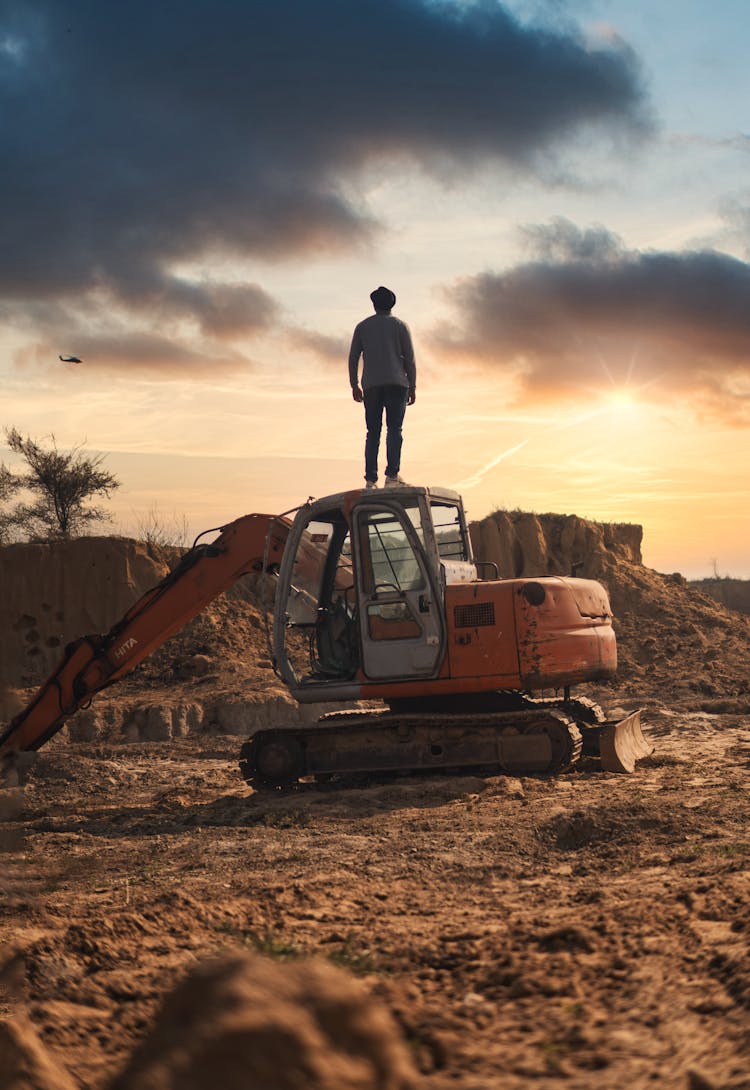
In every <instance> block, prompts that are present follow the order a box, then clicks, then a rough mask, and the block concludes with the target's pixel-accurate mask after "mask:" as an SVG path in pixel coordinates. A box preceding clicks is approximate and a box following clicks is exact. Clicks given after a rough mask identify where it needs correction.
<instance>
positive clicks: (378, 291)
mask: <svg viewBox="0 0 750 1090" xmlns="http://www.w3.org/2000/svg"><path fill="white" fill-rule="evenodd" d="M370 299H371V300H372V305H373V306H374V307H375V309H376V310H393V308H394V307H395V305H396V296H395V295H394V293H393V292H392V291H391V289H390V288H384V287H383V285H382V284H381V285H380V287H379V288H375V291H372V292H370Z"/></svg>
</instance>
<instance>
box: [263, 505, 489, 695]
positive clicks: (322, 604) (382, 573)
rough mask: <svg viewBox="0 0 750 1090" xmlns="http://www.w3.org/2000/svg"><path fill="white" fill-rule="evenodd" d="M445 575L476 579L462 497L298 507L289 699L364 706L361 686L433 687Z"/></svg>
mask: <svg viewBox="0 0 750 1090" xmlns="http://www.w3.org/2000/svg"><path fill="white" fill-rule="evenodd" d="M447 570H448V571H449V572H450V577H451V578H452V579H455V578H456V577H457V575H458V577H461V575H463V578H464V579H465V580H466V581H470V580H475V579H476V568H475V566H474V564H473V562H472V558H471V546H470V542H469V535H468V532H467V527H466V519H465V516H464V511H463V506H462V503H461V499H460V497H459V496H458V495H457V494H456V493H453V492H449V491H448V490H440V491H436V490H430V489H428V488H418V487H410V486H405V487H403V488H389V489H387V490H386V489H383V490H365V491H359V490H358V491H356V492H347V493H341V494H339V495H336V496H329V497H327V498H325V499H323V500H318V501H315V502H311V503H308V504H307V505H305V507H303V508H301V509H300V511H299V512H298V514H297V517H296V518H295V520H294V523H293V524H292V527H291V529H290V531H289V538H288V541H287V546H286V549H285V552H284V560H283V562H282V565H281V571H280V575H279V586H278V588H277V594H276V613H275V617H274V633H275V636H274V655H275V658H276V662H277V665H278V668H279V670H280V672H281V674H282V677H283V678H284V680H285V681H286V683H287V684H288V685H289V687H290V689H291V691H292V694H293V695H294V696H295V697H296V698H297V699H298V700H301V701H303V702H306V701H309V700H315V699H317V700H325V699H327V697H331V698H333V699H356V698H357V695H358V692H359V688H358V685H359V683H360V682H361V681H378V682H380V681H386V680H387V681H391V680H392V681H403V680H411V679H420V678H427V679H428V678H433V677H436V676H437V674H438V672H439V670H440V667H441V665H442V662H443V659H444V657H445V651H446V626H445V601H444V598H445V580H446V571H447ZM348 690H350V691H348Z"/></svg>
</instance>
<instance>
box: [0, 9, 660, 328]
mask: <svg viewBox="0 0 750 1090" xmlns="http://www.w3.org/2000/svg"><path fill="white" fill-rule="evenodd" d="M0 118H1V120H0V126H1V130H0V131H2V144H3V157H4V168H3V191H2V199H3V203H2V209H1V212H2V214H1V216H0V248H2V252H3V254H4V261H3V263H2V266H1V267H0V298H4V299H5V300H6V301H8V300H10V301H13V303H14V306H15V307H16V308H18V309H20V310H23V309H24V308H26V309H27V311H28V307H29V306H31V305H33V303H34V302H35V301H38V300H45V299H46V300H50V301H52V300H56V299H60V298H66V297H67V298H72V297H77V296H78V297H80V295H81V293H86V292H97V291H98V292H100V291H105V292H109V293H111V294H112V295H113V296H114V297H116V298H118V299H122V300H123V301H124V302H125V303H126V304H127V305H131V306H132V305H134V304H135V303H136V302H137V303H138V304H139V305H140V306H142V307H143V308H144V309H145V310H148V309H149V307H151V308H153V306H154V305H157V306H162V307H164V306H166V305H167V304H168V303H171V304H172V306H173V308H174V309H175V310H176V311H178V312H179V311H180V310H181V309H183V307H184V305H187V304H188V303H189V302H190V301H191V300H190V294H191V293H190V289H189V288H188V287H187V286H186V285H185V284H184V283H182V282H179V281H176V280H175V279H174V273H173V270H174V268H175V267H176V266H177V265H178V264H182V266H183V267H184V264H185V263H193V264H195V263H196V262H198V263H199V262H201V261H204V260H208V259H211V258H214V257H216V256H227V255H229V256H245V255H254V256H261V257H283V256H288V255H292V254H300V253H303V252H305V251H306V250H311V249H315V250H317V249H320V248H322V247H329V248H330V247H342V246H343V247H351V246H353V245H357V244H359V243H361V242H362V241H363V240H366V239H367V238H369V237H370V236H371V234H372V231H373V230H374V226H375V225H374V224H373V223H372V221H371V220H370V219H369V218H368V216H367V214H366V211H365V210H364V209H363V208H362V207H361V206H360V205H358V204H357V203H356V200H355V199H354V198H352V197H351V191H352V190H351V185H349V189H348V190H347V193H348V194H349V195H344V191H343V188H342V183H343V182H344V181H346V182H348V183H351V182H352V180H356V173H357V171H358V170H360V169H361V168H362V167H363V166H365V165H366V164H367V163H368V162H369V161H370V160H371V159H372V157H374V156H378V155H381V154H386V155H388V156H390V157H392V156H394V155H397V156H398V155H405V156H408V157H409V158H410V159H411V160H412V161H416V162H419V163H421V164H422V165H423V167H424V168H426V169H427V170H431V171H439V170H440V169H442V168H443V167H444V166H445V164H446V163H448V164H452V165H453V166H454V168H456V169H469V168H471V166H472V165H473V164H474V163H475V162H476V161H477V160H478V159H485V158H491V157H496V158H498V159H499V160H503V161H505V162H507V163H510V164H513V165H516V166H521V167H525V168H528V169H534V166H535V164H538V162H539V157H540V155H541V154H543V153H544V152H546V151H552V150H554V149H560V148H563V147H564V146H565V141H566V139H567V138H568V137H569V136H570V134H571V133H572V132H573V131H576V130H581V129H582V128H587V127H588V126H590V125H596V124H599V125H604V126H606V127H607V128H608V130H613V129H619V130H621V131H630V132H635V131H641V130H642V128H643V126H644V124H646V122H645V121H644V96H643V93H642V87H641V80H640V74H639V68H638V64H637V62H636V59H635V57H634V56H633V54H632V52H631V51H630V50H629V49H628V48H627V46H625V45H624V44H622V43H621V42H617V41H613V42H611V43H609V44H606V45H603V46H601V47H597V48H592V47H590V46H587V45H586V44H585V43H584V41H583V39H582V38H581V37H580V36H579V35H578V34H577V33H576V32H574V31H572V30H570V29H564V30H563V29H557V30H555V29H551V28H548V29H544V28H539V27H534V28H532V27H525V26H522V25H521V24H519V23H518V22H517V21H516V20H515V19H514V18H513V17H512V16H511V15H510V14H509V13H508V12H507V11H506V10H505V9H504V7H503V6H502V4H500V3H495V2H493V0H478V2H476V3H470V4H458V3H457V4H451V3H447V2H435V0H421V2H420V0H377V2H376V0H356V3H355V2H352V0H326V2H323V3H310V2H308V0H274V2H273V3H270V2H268V0H246V2H240V0H212V2H211V3H208V0H181V2H180V3H177V2H176V0H162V2H161V3H153V2H152V0H129V2H128V3H127V4H119V3H117V4H107V3H101V2H100V0H70V2H68V3H65V4H62V3H59V0H0ZM256 301H257V300H256ZM192 302H193V303H194V304H195V306H196V308H197V315H198V319H199V321H200V322H202V323H203V324H204V326H206V328H211V327H214V328H215V330H216V332H227V331H231V330H235V331H236V332H237V333H238V334H240V333H243V332H244V328H243V323H244V321H245V319H244V318H243V316H242V306H243V300H242V297H241V295H240V294H239V292H238V291H237V290H236V289H232V288H229V287H227V286H224V287H222V288H220V289H219V288H217V287H214V288H210V287H209V288H204V289H200V290H199V289H195V290H194V291H193V294H192ZM248 304H249V306H250V309H251V311H253V306H254V303H253V299H252V298H249V299H248ZM271 309H272V308H271ZM253 313H256V311H253ZM253 324H254V319H252V318H251V319H250V325H251V326H252V325H253Z"/></svg>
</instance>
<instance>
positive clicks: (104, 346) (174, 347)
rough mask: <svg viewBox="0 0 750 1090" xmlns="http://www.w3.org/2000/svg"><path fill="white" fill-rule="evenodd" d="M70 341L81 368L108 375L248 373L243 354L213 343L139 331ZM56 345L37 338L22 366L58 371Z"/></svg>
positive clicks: (88, 335) (248, 363) (82, 336)
mask: <svg viewBox="0 0 750 1090" xmlns="http://www.w3.org/2000/svg"><path fill="white" fill-rule="evenodd" d="M64 343H65V345H69V344H70V343H72V344H73V345H74V346H75V354H76V355H78V356H79V357H80V359H81V360H82V364H81V366H82V367H84V368H88V367H92V368H96V370H98V371H106V372H111V373H112V374H118V373H120V374H128V375H130V374H133V373H138V374H141V375H143V376H146V377H148V376H153V375H154V373H157V374H158V375H159V376H160V377H164V376H166V377H171V378H188V377H189V378H206V377H211V376H212V377H216V375H217V374H222V375H228V374H236V373H238V372H242V371H247V370H248V369H249V368H250V367H251V366H252V364H251V361H250V360H248V359H247V358H246V357H245V356H244V355H243V354H242V353H240V352H237V351H235V350H234V349H232V348H231V347H228V346H226V345H224V344H220V343H218V342H216V341H203V342H201V341H198V342H197V343H196V342H194V343H192V344H187V343H185V342H184V341H181V340H180V339H179V338H176V337H166V336H161V335H160V334H158V333H154V332H146V331H142V330H136V331H128V330H117V331H114V332H111V333H108V334H107V333H79V334H78V335H77V336H76V337H74V338H72V339H69V340H66V341H65V342H64ZM59 347H60V345H59V343H56V342H53V341H51V340H40V341H37V342H36V343H35V344H33V345H32V346H31V348H30V349H29V350H26V351H25V352H24V353H23V359H22V361H21V362H22V363H25V364H29V363H31V364H33V365H36V366H41V367H45V368H47V367H48V366H50V365H51V366H53V367H62V366H63V364H61V363H59V361H58V349H59Z"/></svg>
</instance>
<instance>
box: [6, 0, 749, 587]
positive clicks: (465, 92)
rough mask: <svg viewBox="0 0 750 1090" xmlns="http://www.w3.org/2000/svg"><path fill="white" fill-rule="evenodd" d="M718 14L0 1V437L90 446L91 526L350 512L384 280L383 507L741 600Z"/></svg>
mask: <svg viewBox="0 0 750 1090" xmlns="http://www.w3.org/2000/svg"><path fill="white" fill-rule="evenodd" d="M746 15H747V2H746V0H714V2H713V3H708V2H706V0H507V2H496V0H476V2H474V0H377V2H375V0H356V3H355V2H352V0H324V2H320V3H310V2H301V0H275V2H274V3H273V4H269V3H267V2H261V0H243V2H240V0H231V2H230V0H211V3H208V2H207V0H181V2H180V3H179V4H178V3H176V2H174V0H162V2H161V3H159V4H153V3H151V2H150V0H149V2H147V0H129V3H128V4H102V3H100V2H97V0H0V133H1V135H2V147H3V152H4V154H3V166H2V173H1V174H0V179H1V180H0V195H1V196H2V200H1V201H0V249H1V250H2V253H3V255H4V261H3V263H2V265H1V266H0V383H1V385H0V390H1V391H2V402H1V404H2V410H3V411H2V413H0V427H2V428H11V427H15V428H17V429H18V430H20V431H21V432H22V433H23V434H25V435H31V436H33V437H34V438H37V439H42V438H43V437H45V436H50V435H54V437H55V441H56V443H57V445H58V446H59V447H63V448H64V447H72V446H74V445H79V444H82V443H83V444H85V447H86V449H88V450H91V451H93V452H101V453H102V454H104V455H105V464H106V467H107V468H108V469H109V470H110V471H112V472H114V473H115V474H117V476H118V477H119V478H120V480H121V482H122V487H121V488H120V489H119V490H118V491H117V492H116V493H114V494H113V496H112V497H111V499H110V501H109V503H108V506H109V508H110V509H111V510H112V513H113V524H112V528H113V529H115V530H116V531H118V532H122V533H129V534H135V533H137V531H138V529H139V527H142V526H143V525H145V524H146V523H147V522H148V521H149V520H151V519H153V518H154V517H156V518H157V519H158V520H160V521H161V522H162V523H163V524H164V525H165V526H171V525H174V526H181V527H183V528H185V527H186V528H187V531H188V534H189V536H192V535H193V534H195V533H198V532H199V531H200V530H201V529H204V528H207V527H213V526H219V525H222V524H224V523H226V522H229V521H231V520H232V519H233V518H236V517H238V516H239V515H242V514H245V513H249V512H255V511H258V512H280V511H285V510H288V509H290V508H293V507H295V506H296V505H297V504H299V503H301V502H303V501H304V500H305V499H306V498H307V497H308V496H310V495H314V496H323V495H327V494H329V493H333V492H338V491H342V490H345V489H349V488H356V487H358V486H359V485H360V484H361V483H362V475H363V470H364V466H363V445H364V420H363V412H362V407H361V406H360V405H356V404H355V403H354V402H353V400H352V398H351V393H350V389H349V383H348V373H347V354H348V347H349V342H350V339H351V333H352V330H353V328H354V325H355V324H356V323H357V322H358V321H359V320H360V319H362V318H363V317H366V316H367V314H369V313H371V306H370V302H369V294H370V292H371V291H372V290H373V288H375V287H377V286H378V285H379V284H385V285H387V286H388V287H390V288H391V289H392V290H393V291H394V292H395V293H396V295H397V303H396V308H395V310H394V313H395V314H397V315H398V316H399V317H401V318H402V319H403V320H405V321H406V322H407V323H408V325H409V327H410V329H411V332H412V337H413V340H414V345H415V349H416V356H417V368H418V384H417V400H416V403H415V404H414V405H413V406H412V407H410V408H409V409H408V411H407V417H406V422H405V428H404V435H405V439H404V451H403V460H402V475H403V476H404V477H405V478H406V479H407V480H409V481H410V482H412V483H415V484H431V485H443V486H449V487H454V488H457V489H458V490H459V491H460V492H461V493H462V495H463V496H464V501H465V504H466V507H467V511H468V514H469V517H470V518H481V517H483V516H485V515H487V514H489V513H490V512H491V511H492V510H494V509H497V508H509V509H515V508H519V509H522V510H526V511H536V512H538V513H542V512H548V511H554V512H562V513H567V514H577V515H579V516H581V517H585V518H591V519H596V520H600V521H605V522H635V523H640V524H641V525H642V526H643V528H644V540H643V556H644V561H645V563H646V564H648V565H649V566H651V567H654V568H656V569H657V570H660V571H665V572H672V571H680V572H682V573H683V574H684V575H686V576H687V577H689V578H700V577H702V576H707V575H711V574H714V573H715V572H719V573H720V574H723V575H733V576H736V577H744V578H747V577H750V547H749V545H748V542H749V540H750V502H749V501H750V483H749V482H748V468H749V467H750V429H749V428H748V425H749V424H750V305H749V304H750V179H749V178H748V164H749V162H750V130H749V129H748V121H747V113H746V103H747V102H748V101H750V70H749V69H748V65H747V61H746V44H745V35H744V33H743V32H742V28H743V27H744V25H745V22H746ZM66 354H74V355H76V356H78V357H80V359H81V360H82V362H81V363H80V364H70V363H64V362H62V361H61V360H60V359H59V358H58V357H59V356H60V355H66ZM0 461H5V462H6V464H8V465H10V466H12V467H14V466H17V463H15V462H14V460H13V456H12V455H11V454H10V452H9V451H8V450H7V448H5V447H4V446H3V438H2V433H1V432H0Z"/></svg>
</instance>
